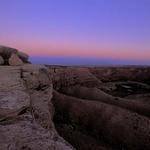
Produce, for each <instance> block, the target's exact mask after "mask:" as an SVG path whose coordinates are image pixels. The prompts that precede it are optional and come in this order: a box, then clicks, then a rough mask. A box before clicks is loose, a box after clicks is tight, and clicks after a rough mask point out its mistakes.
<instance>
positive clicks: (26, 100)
mask: <svg viewBox="0 0 150 150" xmlns="http://www.w3.org/2000/svg"><path fill="white" fill-rule="evenodd" d="M0 79H1V80H0V133H1V134H0V149H2V150H48V149H49V150H71V149H73V148H72V147H71V146H70V145H69V144H68V143H67V142H66V141H64V140H63V138H61V137H60V136H59V135H58V134H57V131H56V130H55V127H54V124H53V121H52V117H53V114H54V109H53V105H52V103H51V97H52V83H51V80H50V78H49V76H48V74H47V70H46V68H45V67H44V66H38V65H24V66H22V67H10V66H5V67H3V66H0Z"/></svg>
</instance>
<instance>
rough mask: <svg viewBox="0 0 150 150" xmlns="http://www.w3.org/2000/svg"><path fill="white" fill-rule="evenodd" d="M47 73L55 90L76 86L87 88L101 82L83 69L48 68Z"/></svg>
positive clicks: (86, 69) (87, 70)
mask: <svg viewBox="0 0 150 150" xmlns="http://www.w3.org/2000/svg"><path fill="white" fill-rule="evenodd" d="M49 72H50V74H51V76H52V80H53V85H54V88H56V89H57V90H59V89H62V88H64V87H69V86H72V85H77V84H80V85H84V86H87V87H93V86H99V85H101V81H100V80H99V79H97V78H96V77H95V76H94V75H93V74H92V73H91V72H90V71H89V69H88V68H85V67H59V66H57V67H55V66H49Z"/></svg>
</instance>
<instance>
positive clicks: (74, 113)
mask: <svg viewBox="0 0 150 150" xmlns="http://www.w3.org/2000/svg"><path fill="white" fill-rule="evenodd" d="M48 67H49V72H50V74H51V76H52V80H53V86H54V89H55V90H54V92H53V98H52V101H53V104H54V107H55V114H54V122H55V126H56V129H57V130H58V132H59V134H60V135H61V136H63V137H64V138H65V139H66V140H67V141H68V142H69V143H71V144H72V145H73V146H74V147H75V148H76V149H79V150H93V149H95V150H107V149H108V150H109V149H114V150H116V149H118V150H128V149H129V150H130V149H131V150H132V149H133V150H141V149H147V150H148V149H149V146H150V119H149V117H150V107H149V106H150V102H149V101H150V68H149V67H95V68H94V67H60V66H48Z"/></svg>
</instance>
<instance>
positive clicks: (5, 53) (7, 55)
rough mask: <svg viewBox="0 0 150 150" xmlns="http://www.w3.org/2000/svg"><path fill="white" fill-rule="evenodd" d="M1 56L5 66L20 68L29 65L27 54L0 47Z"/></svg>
mask: <svg viewBox="0 0 150 150" xmlns="http://www.w3.org/2000/svg"><path fill="white" fill-rule="evenodd" d="M0 56H1V57H2V58H3V59H4V64H5V65H10V66H11V65H12V66H18V65H22V64H23V63H29V62H28V58H29V56H28V55H27V54H25V53H23V52H20V51H18V50H17V49H14V48H10V47H6V46H0Z"/></svg>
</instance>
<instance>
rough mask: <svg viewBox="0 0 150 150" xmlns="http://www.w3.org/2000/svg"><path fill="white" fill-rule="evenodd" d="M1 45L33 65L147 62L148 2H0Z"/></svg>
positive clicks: (149, 36) (149, 54)
mask: <svg viewBox="0 0 150 150" xmlns="http://www.w3.org/2000/svg"><path fill="white" fill-rule="evenodd" d="M0 45H6V46H10V47H14V48H17V49H21V50H22V51H24V52H26V53H28V54H29V55H30V56H31V61H33V62H35V63H54V64H89V65H90V64H91V65H94V64H148V65H150V0H0Z"/></svg>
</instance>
